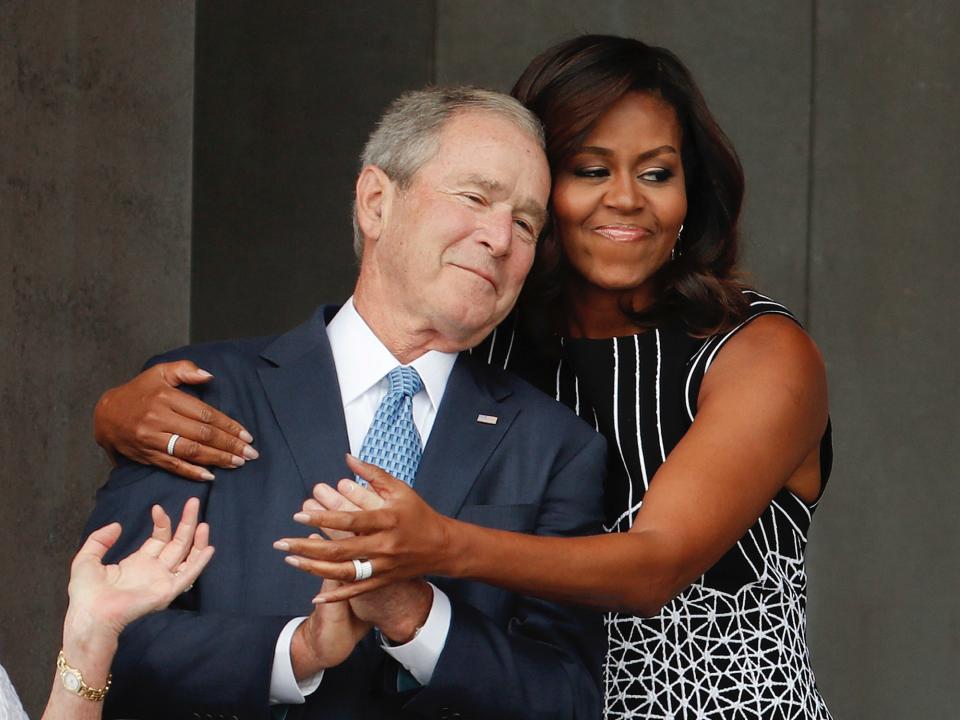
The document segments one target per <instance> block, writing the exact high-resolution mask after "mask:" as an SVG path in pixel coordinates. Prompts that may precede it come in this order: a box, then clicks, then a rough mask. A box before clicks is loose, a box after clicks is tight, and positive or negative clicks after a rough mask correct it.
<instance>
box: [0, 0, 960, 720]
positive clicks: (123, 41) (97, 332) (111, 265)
mask: <svg viewBox="0 0 960 720" xmlns="http://www.w3.org/2000/svg"><path fill="white" fill-rule="evenodd" d="M194 22H195V21H194V6H193V4H192V3H189V2H186V1H185V0H184V1H182V2H173V3H146V2H136V3H108V2H106V1H105V0H100V1H99V2H83V3H80V2H77V1H76V0H73V1H71V2H60V3H52V2H49V1H44V0H40V1H39V2H26V1H23V0H21V1H19V2H18V1H12V0H0V138H2V140H0V223H2V224H0V251H2V254H3V258H4V260H6V261H7V262H5V263H3V264H2V266H0V339H2V340H3V341H4V342H5V347H6V348H7V352H5V353H3V356H2V359H0V368H2V371H0V393H2V400H3V405H4V411H3V413H2V414H0V431H2V432H0V440H2V443H3V445H2V449H3V451H4V455H5V457H6V458H7V460H8V462H6V463H5V464H4V467H5V469H4V470H2V471H0V473H2V478H3V485H2V487H3V489H4V490H5V491H6V495H7V496H8V498H9V500H8V502H6V503H2V504H0V533H2V535H0V542H2V544H0V547H3V548H4V550H3V555H2V559H0V577H3V578H4V579H5V580H7V579H8V578H13V579H14V583H13V584H10V583H8V584H7V586H6V587H5V588H4V589H2V590H0V616H2V617H3V622H2V624H0V658H2V661H3V663H4V664H5V665H6V666H7V667H8V668H9V669H10V671H11V674H12V675H13V678H14V680H15V682H17V684H18V686H19V687H20V689H21V691H22V692H23V693H24V694H25V695H26V696H27V697H28V704H30V705H31V708H32V710H33V711H34V712H35V713H36V712H37V709H38V704H39V703H40V702H41V698H42V696H44V695H45V694H46V690H47V686H48V684H49V678H50V676H51V672H50V668H51V662H52V658H53V656H54V654H55V652H56V648H57V644H58V640H57V634H58V632H59V621H60V617H61V615H62V612H63V608H64V605H65V598H64V582H63V581H64V578H65V576H66V569H67V568H66V563H67V560H68V558H69V556H70V554H71V553H72V551H73V549H74V547H75V542H76V538H77V536H78V532H79V528H80V525H81V523H82V520H83V517H84V516H85V515H86V513H87V511H88V509H89V506H90V502H91V496H92V490H93V488H94V487H95V486H96V485H97V484H98V482H99V480H100V478H101V476H102V474H103V472H104V470H105V462H104V461H103V460H102V459H101V458H100V456H99V454H98V451H97V450H96V448H95V447H94V446H93V444H92V441H91V440H90V429H89V412H90V408H91V406H92V403H93V402H94V400H95V398H96V397H97V396H98V394H99V392H100V391H101V389H102V388H103V387H105V386H107V385H109V384H111V383H113V382H115V381H116V380H117V379H118V378H120V377H122V376H125V375H127V374H129V373H130V372H132V371H133V370H134V368H135V367H136V365H137V364H139V362H141V361H142V360H143V359H144V358H145V357H146V356H148V355H150V354H152V353H154V352H156V351H158V350H160V349H162V348H164V347H169V346H173V345H177V344H179V343H181V342H183V341H185V340H186V335H187V327H188V317H189V318H190V320H191V321H192V326H193V332H192V337H193V338H194V339H206V338H212V337H225V336H229V335H239V334H251V333H265V332H273V331H277V330H281V329H283V328H285V327H288V326H289V325H291V324H293V323H295V322H297V321H298V320H299V319H301V318H303V317H304V316H305V315H306V314H307V313H309V312H310V309H311V308H312V307H313V306H314V305H315V304H316V303H317V302H320V301H322V300H328V299H333V300H336V299H338V298H342V297H343V296H344V295H345V293H346V292H348V290H349V288H350V287H351V285H352V280H353V276H354V266H353V258H352V253H351V251H350V247H349V233H350V230H349V208H348V203H349V199H350V196H351V191H352V181H353V173H354V171H355V169H356V166H355V160H354V158H355V157H356V155H357V153H358V152H359V150H360V146H361V144H362V142H363V139H364V138H365V136H366V133H367V131H368V129H369V128H370V126H371V123H372V122H373V120H374V119H375V117H376V115H377V114H378V113H379V111H380V109H381V107H382V105H383V104H384V103H385V102H386V101H387V100H388V99H390V98H391V97H393V96H395V95H396V94H398V93H399V92H400V91H402V90H404V89H406V88H409V87H416V86H419V85H421V84H423V83H425V82H428V81H434V80H438V81H444V82H447V81H449V82H475V83H480V84H484V85H491V86H494V87H499V88H503V89H506V88H508V87H509V85H510V84H511V83H512V81H513V79H514V78H515V77H516V75H517V74H518V73H519V72H520V70H521V69H522V68H523V67H524V65H525V64H526V63H527V62H528V61H529V59H530V58H531V57H532V56H533V55H534V54H535V53H536V52H538V51H539V50H541V49H543V48H544V47H546V46H547V45H549V44H550V43H552V42H554V41H556V40H559V39H561V38H564V37H568V36H571V35H574V34H577V33H580V32H611V33H617V34H626V35H633V36H637V37H640V38H643V39H645V40H647V41H648V42H653V43H658V44H663V45H666V46H667V47H670V48H671V49H673V50H675V51H676V52H677V53H678V54H679V55H680V56H681V57H682V58H683V59H684V60H685V61H686V62H687V63H688V64H689V65H690V66H691V68H692V70H693V72H694V74H695V75H696V76H697V77H698V79H699V80H700V82H701V84H702V86H703V89H704V92H705V94H706V96H707V99H708V101H709V102H710V103H711V106H712V107H713V108H714V110H715V111H716V113H717V115H718V117H719V118H720V120H721V123H722V124H723V125H724V127H725V128H726V129H727V131H728V132H729V134H730V135H731V137H732V138H733V140H734V143H735V144H736V146H737V148H738V149H739V151H740V153H741V156H742V158H743V161H744V166H745V168H746V172H747V180H748V193H747V205H746V214H745V236H746V243H747V247H746V269H747V270H748V272H749V273H750V276H751V277H752V278H753V279H754V281H755V283H756V284H757V285H758V287H760V288H762V289H763V290H765V291H767V292H768V293H770V294H772V295H774V296H775V297H778V298H780V299H782V300H784V301H785V302H787V303H788V304H789V305H791V306H792V307H793V308H794V309H795V310H796V311H797V312H798V313H799V314H800V315H801V316H802V317H803V318H804V319H805V321H806V323H807V326H808V328H809V329H810V331H811V332H812V334H813V336H814V338H815V339H816V340H817V342H818V343H819V344H820V347H821V348H822V350H823V352H824V355H825V357H826V361H827V366H828V372H829V375H830V381H831V405H832V409H833V418H834V424H835V444H836V464H835V471H834V477H833V479H832V480H831V484H830V486H829V488H828V490H827V493H826V496H825V498H824V500H823V503H822V505H821V508H820V509H819V511H818V513H817V517H816V518H815V520H814V523H813V529H812V534H811V545H810V554H809V560H810V562H809V575H810V603H809V633H810V645H811V649H812V653H813V662H814V668H815V670H816V672H817V677H818V681H819V684H820V686H821V688H822V690H823V692H824V695H825V697H826V699H827V701H828V703H829V704H830V706H831V708H832V710H833V711H834V715H835V717H837V718H838V719H839V718H860V717H869V718H877V719H880V720H883V719H886V718H890V719H893V718H903V717H908V716H913V715H916V716H922V717H952V716H953V715H954V714H955V710H954V708H955V707H956V706H957V705H958V704H960V690H958V688H960V682H958V681H960V670H958V668H960V663H958V655H960V609H958V605H957V602H956V600H955V598H956V597H957V595H958V591H960V572H958V571H960V567H958V561H957V558H958V557H960V533H958V531H957V523H956V521H955V520H954V519H953V512H952V508H953V507H955V506H956V505H958V501H960V483H958V482H957V481H958V479H960V454H958V450H957V443H956V438H957V437H958V436H960V427H958V423H957V420H956V411H955V409H954V406H955V405H956V403H957V400H958V398H960V393H958V390H960V388H958V382H957V381H958V373H957V371H956V366H957V363H956V360H955V358H956V356H957V354H958V350H960V347H958V346H960V337H958V331H957V328H958V324H957V323H956V321H954V320H953V317H954V316H955V315H956V310H957V293H956V290H955V288H954V285H955V276H956V274H957V270H956V269H957V267H958V261H960V257H958V250H957V247H958V244H957V242H956V240H955V239H954V237H953V235H954V234H955V228H956V227H957V226H958V225H960V204H958V203H957V202H956V201H954V199H953V197H952V193H953V189H954V188H955V187H956V186H957V185H958V181H960V174H958V171H957V168H958V167H960V149H958V148H960V146H958V145H957V143H956V142H954V141H953V139H952V137H953V134H955V133H954V130H955V128H956V127H957V126H958V124H960V100H958V98H960V92H958V90H960V88H958V87H957V83H958V80H957V78H958V76H957V71H956V68H957V67H960V50H958V48H960V6H958V5H957V4H956V3H955V2H953V1H952V0H921V1H919V2H918V1H916V0H885V1H884V2H880V3H877V2H864V1H863V0H853V1H852V2H847V3H823V2H819V1H818V0H803V1H802V2H773V3H771V2H763V1H761V0H744V1H743V2H738V3H729V4H728V3H725V4H721V5H718V4H717V3H711V2H702V1H700V0H696V1H693V2H685V3H676V2H666V0H645V2H642V3H640V2H633V1H630V0H608V1H607V2H603V3H596V2H594V1H592V0H551V1H550V2H546V1H544V0H513V1H510V2H508V1H507V0H485V1H484V2H473V1H471V2H466V1H463V0H431V1H429V2H418V3H409V2H399V1H397V0H390V1H384V2H374V1H373V0H368V1H366V2H355V3H340V2H334V1H333V0H322V1H321V2H312V1H307V0H289V1H288V2H284V3H282V4H274V3H257V2H212V1H211V2H204V3H199V4H198V5H197V8H196V50H195V51H194ZM194 72H196V84H195V88H196V93H195V97H194ZM194 117H195V122H196V125H195V127H196V136H195V137H193V136H192V135H191V127H192V126H193V122H194ZM11 138H12V139H13V140H11ZM191 153H194V154H195V163H196V164H195V172H194V173H193V175H192V177H193V179H194V184H195V190H194V206H193V214H192V220H193V236H192V241H191V239H190V234H191V233H190V230H191V213H190V205H189V204H190V201H191V164H190V159H191ZM191 253H192V259H193V264H192V272H191V260H190V258H191ZM251 287H255V288H256V292H251V291H250V288H251ZM191 301H192V302H191Z"/></svg>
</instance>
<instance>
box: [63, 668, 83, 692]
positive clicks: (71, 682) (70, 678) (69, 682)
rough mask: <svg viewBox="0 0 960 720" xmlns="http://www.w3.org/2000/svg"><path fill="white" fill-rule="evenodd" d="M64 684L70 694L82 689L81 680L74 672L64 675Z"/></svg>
mask: <svg viewBox="0 0 960 720" xmlns="http://www.w3.org/2000/svg"><path fill="white" fill-rule="evenodd" d="M63 684H64V686H65V687H66V688H67V690H69V691H70V692H77V690H79V689H80V678H78V677H77V676H76V675H75V674H74V673H72V672H65V673H64V674H63Z"/></svg>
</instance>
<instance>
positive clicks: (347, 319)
mask: <svg viewBox="0 0 960 720" xmlns="http://www.w3.org/2000/svg"><path fill="white" fill-rule="evenodd" d="M327 337H328V338H329V339H330V347H331V349H332V350H333V361H334V363H335V364H336V366H337V378H338V379H339V382H340V395H341V399H342V401H343V404H344V406H346V405H349V404H350V403H351V402H353V401H354V400H356V399H357V398H358V397H360V396H361V395H363V394H364V393H365V392H367V390H369V389H370V388H371V387H373V386H374V385H376V384H377V383H378V382H380V381H381V380H383V379H384V378H385V377H386V375H387V373H388V372H390V371H391V370H393V368H395V367H396V366H397V365H399V364H400V361H399V360H397V359H396V358H395V357H394V356H393V354H392V353H391V352H390V351H389V350H387V348H386V346H385V345H384V344H383V343H382V342H380V339H379V338H378V337H377V336H376V335H375V334H374V333H373V330H371V329H370V326H369V325H367V323H366V322H365V321H364V319H363V318H362V317H360V313H358V312H357V309H356V307H355V306H354V304H353V297H352V296H351V297H350V299H349V300H347V301H346V302H345V303H344V304H343V307H342V308H340V310H339V311H338V312H337V314H336V315H335V316H334V318H333V320H331V321H330V323H329V324H328V325H327ZM457 355H458V353H445V352H440V351H439V350H430V351H428V352H425V353H424V354H423V355H421V356H420V357H418V358H417V359H416V360H414V361H413V362H412V363H410V366H411V367H413V368H415V369H416V371H417V372H418V373H419V374H420V378H421V380H423V387H424V388H425V389H426V391H427V396H428V398H429V399H430V403H431V405H433V409H434V411H436V409H437V408H439V407H440V401H441V400H443V393H444V391H446V389H447V380H448V379H449V378H450V373H451V371H452V370H453V365H454V363H455V362H456V361H457Z"/></svg>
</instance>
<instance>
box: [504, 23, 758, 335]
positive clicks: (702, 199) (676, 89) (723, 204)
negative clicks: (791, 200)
mask: <svg viewBox="0 0 960 720" xmlns="http://www.w3.org/2000/svg"><path fill="white" fill-rule="evenodd" d="M632 91H641V92H649V93H653V94H655V95H657V96H658V97H660V98H662V99H663V100H665V101H666V102H667V103H669V104H670V105H671V106H672V107H673V109H674V111H675V112H676V114H677V120H678V122H679V124H680V128H681V131H682V133H683V145H682V149H681V160H682V162H683V170H684V175H685V178H686V193H687V205H688V209H687V215H686V218H685V219H684V229H683V234H682V238H681V240H680V241H679V243H678V246H677V249H678V250H679V252H680V255H679V257H677V258H676V259H675V260H673V261H672V262H668V263H666V264H665V265H664V266H663V267H662V268H661V269H660V270H659V271H657V273H656V275H655V276H654V280H655V283H656V285H655V292H654V297H655V300H654V303H653V305H651V306H650V307H648V308H645V309H644V310H643V311H641V312H637V311H634V310H632V309H630V308H625V312H626V313H627V314H628V316H629V317H630V318H631V319H632V320H633V321H634V322H635V323H636V324H637V326H638V327H640V328H644V327H652V326H653V325H658V324H661V323H663V322H666V321H670V320H675V321H680V322H682V323H683V325H684V326H685V327H686V329H687V331H688V332H690V333H692V334H695V335H709V334H712V333H715V332H719V331H721V330H724V329H727V328H729V327H732V326H733V325H735V324H736V323H738V322H739V321H740V320H741V319H742V318H743V316H744V315H745V313H746V301H745V300H744V297H743V294H742V292H741V290H742V285H741V284H740V283H739V282H738V281H737V278H736V274H735V266H736V262H737V246H738V242H737V240H738V232H737V223H738V220H739V217H740V207H741V204H742V202H743V189H744V187H743V168H742V167H741V165H740V160H739V159H738V158H737V154H736V151H734V149H733V145H732V144H731V143H730V140H729V139H728V138H727V136H726V134H725V133H724V132H723V130H721V129H720V126H719V125H718V124H717V121H716V120H715V119H714V117H713V115H712V114H711V112H710V110H709V109H708V108H707V104H706V102H705V101H704V99H703V95H702V94H701V92H700V90H699V88H698V87H697V85H696V83H695V82H694V80H693V77H692V76H691V75H690V71H689V70H687V68H686V66H684V64H683V63H682V62H680V60H679V59H678V58H677V57H676V56H675V55H674V54H673V53H672V52H670V51H669V50H666V49H664V48H660V47H652V46H650V45H646V44H644V43H642V42H640V41H639V40H632V39H629V38H620V37H614V36H610V35H583V36H581V37H577V38H574V39H572V40H568V41H566V42H563V43H560V44H559V45H555V46H553V47H551V48H549V49H548V50H546V51H545V52H543V53H541V54H540V55H539V56H537V57H536V58H535V59H534V60H533V62H531V63H530V65H529V66H528V67H527V69H526V70H525V71H524V73H523V75H521V76H520V79H519V80H517V82H516V84H515V85H514V86H513V91H512V94H513V96H514V97H515V98H517V99H518V100H520V102H522V103H523V104H524V105H526V106H527V107H528V108H530V109H531V110H532V111H533V112H534V113H536V114H537V116H539V118H540V119H541V121H542V122H543V125H544V129H545V130H546V138H547V157H548V159H549V161H550V167H551V170H552V171H553V172H554V174H556V173H557V172H558V170H560V169H561V168H562V167H563V166H564V165H565V163H566V162H568V161H569V159H570V158H571V157H572V156H573V154H574V153H576V151H577V149H578V148H579V147H580V146H581V145H582V143H583V141H584V140H585V138H586V137H587V135H588V134H589V133H590V131H591V129H592V128H593V126H594V125H595V124H596V122H597V120H598V119H599V118H600V116H601V115H603V113H604V112H606V111H607V110H608V109H609V108H610V106H612V105H613V104H614V103H616V102H617V101H618V100H620V99H621V98H622V97H623V96H624V95H626V94H627V93H629V92H632ZM569 271H570V270H569V268H568V267H567V263H566V261H565V260H564V258H563V254H562V251H561V249H560V243H559V241H558V239H557V238H556V237H555V233H553V232H552V231H551V229H550V228H549V227H548V228H547V230H546V232H545V234H544V236H543V238H542V240H541V242H540V245H539V247H538V249H537V259H536V262H535V264H534V269H533V271H532V272H531V276H530V279H529V280H528V282H527V286H526V288H525V290H524V296H523V303H524V305H525V306H526V307H527V308H529V310H528V311H527V312H525V313H524V314H526V315H527V317H528V318H529V317H530V315H531V312H530V310H533V314H535V315H536V316H538V317H540V318H542V317H544V315H543V314H544V313H547V317H552V318H553V320H554V321H555V326H554V327H553V328H552V329H554V330H556V329H560V328H559V327H558V325H559V324H561V323H562V320H561V319H560V318H559V317H558V316H557V308H559V307H562V303H561V302H559V300H560V295H561V291H562V287H563V282H564V277H565V273H567V272H569ZM542 328H543V325H541V329H542Z"/></svg>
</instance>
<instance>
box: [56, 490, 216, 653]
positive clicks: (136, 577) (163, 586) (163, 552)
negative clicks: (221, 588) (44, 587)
mask: <svg viewBox="0 0 960 720" xmlns="http://www.w3.org/2000/svg"><path fill="white" fill-rule="evenodd" d="M199 510H200V501H199V500H197V499H196V498H190V499H189V500H187V502H186V504H185V505H184V507H183V515H182V517H181V519H180V524H179V525H178V526H177V530H176V532H175V533H174V532H173V531H172V527H171V522H170V518H169V517H168V516H167V514H166V513H165V512H164V511H163V508H161V507H160V506H159V505H154V506H153V509H152V510H151V515H152V518H153V534H152V535H151V536H150V537H149V538H148V539H147V540H146V541H145V542H144V543H143V545H142V546H141V547H140V549H138V550H137V551H136V552H134V553H133V554H131V555H129V556H127V557H126V558H124V559H123V560H121V561H120V562H119V563H118V564H116V565H104V564H103V562H102V561H103V557H104V555H106V553H107V551H108V550H109V549H110V548H111V547H113V545H114V543H116V541H117V539H118V538H119V537H120V532H121V528H120V524H119V523H113V524H111V525H107V526H106V527H102V528H100V529H99V530H96V531H94V532H93V533H91V535H90V537H88V538H87V541H86V542H85V543H84V544H83V547H82V548H80V551H79V552H78V553H77V555H76V557H75V558H74V560H73V564H72V566H71V568H70V586H69V594H70V607H69V609H68V612H67V623H66V624H65V634H66V632H67V630H74V631H77V632H88V631H89V632H98V633H100V632H107V633H110V634H115V635H119V634H120V632H121V631H122V630H123V629H124V628H125V627H126V626H127V625H128V624H129V623H130V622H132V621H133V620H136V619H137V618H139V617H141V616H142V615H146V614H147V613H149V612H153V611H155V610H160V609H161V608H164V607H166V606H167V605H169V604H170V602H171V601H172V600H173V599H174V598H176V597H177V596H178V595H179V594H181V593H183V592H185V591H186V590H187V589H189V587H190V586H191V585H192V584H193V582H194V581H195V580H196V579H197V576H198V575H200V572H201V571H202V570H203V568H204V567H205V566H206V565H207V563H208V562H209V561H210V558H211V557H212V556H213V546H212V545H210V544H209V539H210V528H209V526H208V525H207V524H206V523H199V524H198V522H197V520H198V516H199Z"/></svg>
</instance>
